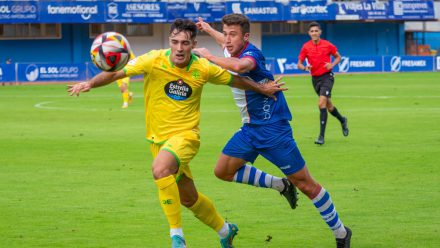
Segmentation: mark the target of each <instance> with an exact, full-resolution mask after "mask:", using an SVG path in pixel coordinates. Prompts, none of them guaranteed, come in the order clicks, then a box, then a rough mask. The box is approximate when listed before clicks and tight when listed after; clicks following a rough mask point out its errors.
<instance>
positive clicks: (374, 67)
mask: <svg viewBox="0 0 440 248" xmlns="http://www.w3.org/2000/svg"><path fill="white" fill-rule="evenodd" d="M382 68H383V65H382V56H350V57H345V56H344V57H341V62H339V64H338V65H337V66H335V68H334V69H333V71H334V72H381V71H382Z"/></svg>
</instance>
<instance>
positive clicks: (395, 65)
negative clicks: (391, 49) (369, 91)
mask: <svg viewBox="0 0 440 248" xmlns="http://www.w3.org/2000/svg"><path fill="white" fill-rule="evenodd" d="M400 62H401V59H400V57H399V56H394V57H392V58H391V61H390V67H391V71H400V68H401V66H402V65H401V63H400Z"/></svg>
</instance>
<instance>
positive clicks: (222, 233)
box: [217, 222, 229, 238]
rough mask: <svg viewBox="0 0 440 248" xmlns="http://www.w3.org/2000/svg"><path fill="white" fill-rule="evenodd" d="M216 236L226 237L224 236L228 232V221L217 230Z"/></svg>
mask: <svg viewBox="0 0 440 248" xmlns="http://www.w3.org/2000/svg"><path fill="white" fill-rule="evenodd" d="M217 233H218V236H220V238H226V236H228V233H229V225H228V223H226V222H225V223H224V224H223V226H222V228H220V230H219V231H218V232H217Z"/></svg>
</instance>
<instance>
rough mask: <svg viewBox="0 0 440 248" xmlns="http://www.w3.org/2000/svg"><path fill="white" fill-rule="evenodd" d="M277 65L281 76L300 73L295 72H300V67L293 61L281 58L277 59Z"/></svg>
mask: <svg viewBox="0 0 440 248" xmlns="http://www.w3.org/2000/svg"><path fill="white" fill-rule="evenodd" d="M277 64H278V68H279V69H280V72H281V74H283V73H287V74H288V73H298V71H296V72H295V70H298V65H297V64H296V62H295V61H293V60H287V59H286V58H279V59H277Z"/></svg>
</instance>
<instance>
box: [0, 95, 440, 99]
mask: <svg viewBox="0 0 440 248" xmlns="http://www.w3.org/2000/svg"><path fill="white" fill-rule="evenodd" d="M35 97H38V98H66V99H68V98H69V96H35V95H33V96H26V95H25V96H20V95H0V98H35ZM285 97H286V98H318V97H317V96H316V95H307V96H290V95H285ZM83 98H87V99H90V98H109V99H111V98H113V99H119V98H120V96H119V95H97V96H87V97H83ZM134 98H143V97H142V96H134ZM202 98H214V99H216V98H232V95H226V94H222V95H208V96H202ZM334 98H335V99H338V98H348V99H350V98H354V99H399V98H405V99H407V98H417V99H437V98H440V95H434V96H345V95H336V96H334Z"/></svg>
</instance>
